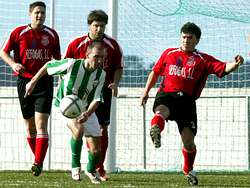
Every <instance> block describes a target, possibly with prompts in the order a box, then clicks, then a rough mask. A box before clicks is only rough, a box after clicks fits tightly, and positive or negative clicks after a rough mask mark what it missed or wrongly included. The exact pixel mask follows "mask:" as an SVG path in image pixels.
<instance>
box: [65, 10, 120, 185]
mask: <svg viewBox="0 0 250 188" xmlns="http://www.w3.org/2000/svg"><path fill="white" fill-rule="evenodd" d="M87 22H88V26H89V33H88V34H87V35H84V36H81V37H78V38H76V39H74V40H73V41H71V42H70V44H69V45H68V47H67V49H66V52H65V55H64V58H75V59H79V58H85V57H86V49H87V46H88V45H89V44H91V43H92V42H93V41H94V40H98V41H102V44H103V46H104V47H105V48H106V50H107V58H106V61H105V62H104V64H103V65H102V68H103V69H104V70H105V72H106V80H105V84H104V88H103V98H104V103H100V104H99V106H98V108H97V110H96V111H95V113H96V115H97V117H98V121H99V123H100V125H101V131H102V136H101V138H97V137H95V138H91V137H89V138H87V143H88V146H89V150H90V152H89V159H92V161H93V162H92V163H91V161H90V160H89V163H88V165H87V169H86V170H85V173H86V172H87V173H88V172H89V173H88V174H87V175H88V176H89V175H90V173H92V174H93V175H94V172H98V173H99V175H100V176H99V180H101V181H106V180H107V179H108V176H107V175H106V172H105V170H104V166H103V163H104V160H105V156H106V151H107V148H108V131H107V130H108V125H109V124H110V110H111V98H112V96H114V97H116V96H117V93H118V85H119V81H120V79H121V75H122V72H123V59H122V50H121V48H120V46H119V44H118V43H117V41H116V40H115V39H113V38H111V37H110V36H108V35H106V34H105V33H104V32H105V27H106V24H107V23H108V15H107V14H106V13H105V12H104V11H102V10H93V11H91V12H90V13H89V15H88V18H87ZM70 129H71V130H74V129H72V127H71V128H70ZM72 134H73V137H72V139H71V149H72V151H75V152H74V154H73V153H72V177H74V169H75V168H77V169H80V168H79V167H80V159H79V158H80V156H81V154H80V153H81V150H80V149H81V147H80V146H81V145H82V139H81V137H80V136H77V135H79V134H74V131H72ZM80 135H81V134H80ZM99 139H100V147H96V143H97V142H99ZM91 143H92V144H91ZM93 143H94V144H93ZM99 149H100V151H99ZM99 152H100V154H99ZM75 153H77V155H75ZM98 160H99V162H97V161H98ZM74 161H75V162H74ZM76 161H77V162H76ZM91 164H92V165H91ZM95 164H97V165H95ZM93 166H96V169H95V168H94V167H93ZM78 174H80V173H78ZM77 177H78V179H80V176H77ZM89 177H90V176H89ZM73 179H74V178H73ZM78 179H77V180H78Z"/></svg>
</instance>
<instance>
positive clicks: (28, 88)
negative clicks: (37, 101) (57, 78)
mask: <svg viewBox="0 0 250 188" xmlns="http://www.w3.org/2000/svg"><path fill="white" fill-rule="evenodd" d="M47 64H48V63H46V64H45V65H44V66H43V67H42V68H41V69H40V70H39V71H38V72H37V73H36V74H35V76H34V77H33V78H32V79H31V80H30V81H29V82H28V83H27V84H26V92H25V97H26V96H27V95H30V94H31V93H32V91H33V90H34V88H35V86H36V83H37V81H38V80H39V79H40V78H42V77H43V76H45V75H47V74H48V72H47Z"/></svg>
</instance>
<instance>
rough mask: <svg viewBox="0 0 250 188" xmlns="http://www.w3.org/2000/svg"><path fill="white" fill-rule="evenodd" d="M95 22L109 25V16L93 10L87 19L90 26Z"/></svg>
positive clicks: (101, 11)
mask: <svg viewBox="0 0 250 188" xmlns="http://www.w3.org/2000/svg"><path fill="white" fill-rule="evenodd" d="M93 21H98V22H104V23H105V24H107V23H108V15H107V14H106V13H105V12H104V11H103V10H92V11H91V12H90V13H89V15H88V18H87V22H88V25H90V24H92V22H93Z"/></svg>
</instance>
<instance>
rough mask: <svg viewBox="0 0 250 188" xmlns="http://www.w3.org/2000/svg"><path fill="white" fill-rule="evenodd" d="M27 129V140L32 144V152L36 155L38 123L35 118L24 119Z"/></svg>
mask: <svg viewBox="0 0 250 188" xmlns="http://www.w3.org/2000/svg"><path fill="white" fill-rule="evenodd" d="M24 123H25V125H26V130H27V141H28V144H29V146H30V149H31V151H32V153H33V154H34V155H35V152H36V133H37V132H36V125H35V118H34V117H32V118H29V119H24Z"/></svg>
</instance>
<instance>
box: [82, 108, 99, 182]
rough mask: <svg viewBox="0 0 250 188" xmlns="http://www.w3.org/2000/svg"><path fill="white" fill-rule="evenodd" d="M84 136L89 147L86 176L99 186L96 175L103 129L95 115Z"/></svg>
mask: <svg viewBox="0 0 250 188" xmlns="http://www.w3.org/2000/svg"><path fill="white" fill-rule="evenodd" d="M84 136H85V137H86V142H87V145H88V150H89V151H88V164H87V166H86V170H85V174H86V175H87V176H88V177H89V179H90V181H91V182H92V183H94V184H99V183H100V181H99V179H98V176H97V173H96V166H97V164H98V163H99V160H100V136H101V129H100V125H99V122H98V119H97V117H96V114H95V113H93V114H91V116H90V117H89V118H88V120H87V121H86V122H85V124H84Z"/></svg>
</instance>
